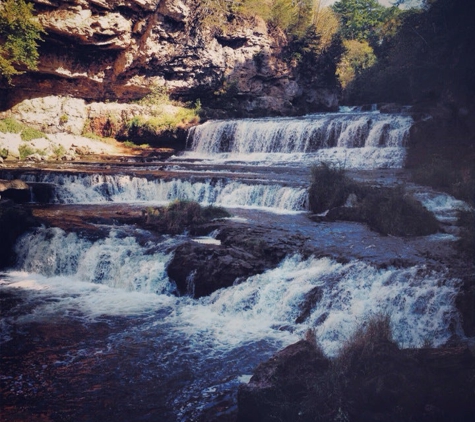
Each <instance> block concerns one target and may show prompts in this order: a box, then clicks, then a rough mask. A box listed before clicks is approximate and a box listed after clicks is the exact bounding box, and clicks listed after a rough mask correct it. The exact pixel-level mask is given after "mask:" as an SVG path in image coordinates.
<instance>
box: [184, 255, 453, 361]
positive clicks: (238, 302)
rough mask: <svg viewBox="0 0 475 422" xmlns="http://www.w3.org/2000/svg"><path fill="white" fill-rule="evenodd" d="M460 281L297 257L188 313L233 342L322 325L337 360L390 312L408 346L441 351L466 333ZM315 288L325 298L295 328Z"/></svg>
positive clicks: (319, 329)
mask: <svg viewBox="0 0 475 422" xmlns="http://www.w3.org/2000/svg"><path fill="white" fill-rule="evenodd" d="M458 283H459V281H458V280H456V279H449V278H447V277H446V275H445V274H444V273H440V272H436V271H430V270H428V269H427V268H425V267H424V266H413V267H410V268H405V269H397V268H387V269H378V268H375V267H373V266H371V265H369V264H366V263H363V262H361V261H358V260H354V261H351V262H350V263H347V264H341V263H338V262H336V261H334V260H332V259H329V258H321V259H317V258H313V257H311V258H308V259H302V258H301V257H300V256H298V255H296V256H293V257H289V258H287V259H285V260H284V261H283V262H282V263H281V265H280V266H279V267H277V268H276V269H273V270H269V271H267V272H265V273H263V274H261V275H256V276H253V277H250V278H249V279H248V280H247V281H246V282H244V283H241V284H239V285H237V286H233V287H231V288H228V289H222V290H219V291H217V292H215V293H214V294H213V295H211V296H210V297H208V298H203V299H202V300H201V305H200V306H196V305H195V306H193V307H188V308H187V309H185V310H182V313H181V315H182V317H183V316H184V317H186V318H185V319H186V320H187V321H190V323H191V324H192V325H193V326H194V330H197V331H198V332H199V331H200V330H203V332H208V334H209V331H210V330H211V331H212V332H214V335H215V336H216V337H218V338H219V341H220V342H230V343H232V344H234V343H239V342H243V341H250V340H252V339H254V340H256V341H258V340H259V339H260V338H262V337H265V336H276V338H279V337H280V336H281V334H280V331H281V330H282V329H284V331H290V332H295V333H300V335H303V332H304V331H305V329H306V327H307V326H311V327H315V329H316V334H317V338H318V341H319V343H320V344H321V346H322V347H323V349H324V350H325V352H326V353H328V354H330V355H335V354H336V353H337V352H338V350H339V348H340V347H341V346H342V345H343V344H344V343H345V341H347V340H348V339H349V338H350V336H351V335H352V333H353V332H354V330H355V329H356V328H357V327H358V325H359V324H361V323H363V322H365V321H367V320H368V318H370V317H371V316H372V315H376V314H387V315H389V317H390V319H391V323H392V329H393V335H394V339H395V340H396V341H397V342H398V343H399V344H400V345H401V346H403V347H420V346H421V345H422V344H423V343H424V342H425V341H427V340H430V341H431V342H432V344H433V345H434V346H440V345H441V344H443V343H445V342H446V341H447V340H448V339H449V338H450V336H451V334H452V329H453V327H451V326H455V327H458V329H459V331H460V332H459V334H460V333H461V329H460V321H459V317H458V313H457V310H456V308H455V304H454V303H455V296H456V294H457V291H458ZM314 289H319V290H320V292H319V296H320V297H321V299H320V300H318V301H316V302H317V303H315V304H314V305H313V306H312V307H311V310H310V312H309V315H308V318H307V319H306V321H305V324H303V326H302V325H300V324H296V323H295V320H296V319H297V317H298V316H299V315H300V314H301V312H302V303H303V302H304V300H305V296H306V295H307V294H308V293H309V292H311V291H313V290H314ZM307 324H308V325H307Z"/></svg>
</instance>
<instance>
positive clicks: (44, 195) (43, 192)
mask: <svg viewBox="0 0 475 422" xmlns="http://www.w3.org/2000/svg"><path fill="white" fill-rule="evenodd" d="M28 186H29V187H30V189H31V193H32V200H33V202H39V203H40V204H49V203H50V202H51V201H52V199H53V195H54V185H53V184H52V183H38V182H29V183H28Z"/></svg>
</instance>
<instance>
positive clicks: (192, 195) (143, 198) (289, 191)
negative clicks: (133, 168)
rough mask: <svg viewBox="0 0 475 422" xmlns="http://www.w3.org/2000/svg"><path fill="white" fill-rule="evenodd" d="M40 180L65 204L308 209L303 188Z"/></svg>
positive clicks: (116, 178)
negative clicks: (178, 203)
mask: <svg viewBox="0 0 475 422" xmlns="http://www.w3.org/2000/svg"><path fill="white" fill-rule="evenodd" d="M35 181H36V179H35ZM40 181H41V182H46V183H54V184H55V185H56V187H55V198H54V201H55V202H57V203H67V204H78V203H82V204H86V203H87V204H89V203H96V204H97V203H105V202H116V203H136V202H150V203H154V204H166V203H168V202H170V201H173V200H175V199H181V200H193V201H197V202H199V203H200V204H202V205H210V204H212V205H219V206H223V207H232V208H239V207H245V208H257V209H266V210H268V211H274V212H293V211H305V210H306V207H307V191H306V189H305V188H302V187H291V186H281V185H277V184H253V185H248V184H245V183H242V182H238V181H233V180H227V179H219V180H213V179H206V180H201V181H194V182H193V181H188V180H182V179H172V180H163V179H155V180H147V179H146V178H140V177H133V176H128V175H99V174H95V175H61V174H47V175H45V176H43V177H41V179H40Z"/></svg>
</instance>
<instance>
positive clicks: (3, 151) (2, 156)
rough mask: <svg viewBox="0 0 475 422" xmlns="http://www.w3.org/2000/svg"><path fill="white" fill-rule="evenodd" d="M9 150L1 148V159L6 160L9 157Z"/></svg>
mask: <svg viewBox="0 0 475 422" xmlns="http://www.w3.org/2000/svg"><path fill="white" fill-rule="evenodd" d="M8 153H9V151H8V149H7V148H0V157H1V158H3V159H5V158H7V157H8Z"/></svg>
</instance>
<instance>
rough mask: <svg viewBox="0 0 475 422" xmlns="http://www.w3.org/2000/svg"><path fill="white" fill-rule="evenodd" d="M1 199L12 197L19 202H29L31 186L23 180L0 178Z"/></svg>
mask: <svg viewBox="0 0 475 422" xmlns="http://www.w3.org/2000/svg"><path fill="white" fill-rule="evenodd" d="M0 199H11V200H12V201H14V202H17V203H25V202H29V201H30V199H31V194H30V187H29V186H28V185H27V184H26V183H25V182H23V181H22V180H18V179H16V180H0Z"/></svg>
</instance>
